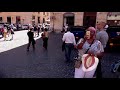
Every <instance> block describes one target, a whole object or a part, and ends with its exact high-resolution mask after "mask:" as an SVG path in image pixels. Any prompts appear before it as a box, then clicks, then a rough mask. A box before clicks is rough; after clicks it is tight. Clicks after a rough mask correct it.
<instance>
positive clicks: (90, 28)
mask: <svg viewBox="0 0 120 90" xmlns="http://www.w3.org/2000/svg"><path fill="white" fill-rule="evenodd" d="M87 30H89V31H94V35H93V38H95V36H96V29H95V28H94V27H89V28H88V29H87Z"/></svg>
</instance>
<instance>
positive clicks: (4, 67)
mask: <svg viewBox="0 0 120 90" xmlns="http://www.w3.org/2000/svg"><path fill="white" fill-rule="evenodd" d="M61 45H62V34H59V33H50V37H49V40H48V50H47V51H46V50H44V48H43V47H42V39H41V38H40V39H37V40H36V50H35V51H33V50H32V47H31V49H30V51H29V52H26V47H27V45H26V44H25V45H23V46H20V47H16V48H14V49H11V50H8V51H5V52H2V53H0V77H1V78H73V77H74V63H65V58H64V52H62V50H61ZM119 59H120V54H119V53H114V52H113V53H106V55H105V56H104V57H103V60H102V71H103V77H104V78H118V77H119V75H120V73H114V74H113V73H111V71H110V66H111V64H112V63H113V62H114V61H115V60H119Z"/></svg>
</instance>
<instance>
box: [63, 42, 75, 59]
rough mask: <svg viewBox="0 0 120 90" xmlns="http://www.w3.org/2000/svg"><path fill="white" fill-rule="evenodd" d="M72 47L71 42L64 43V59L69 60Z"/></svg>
mask: <svg viewBox="0 0 120 90" xmlns="http://www.w3.org/2000/svg"><path fill="white" fill-rule="evenodd" d="M73 48H74V45H73V44H71V43H66V44H65V57H66V61H70V56H71V52H72V50H73Z"/></svg>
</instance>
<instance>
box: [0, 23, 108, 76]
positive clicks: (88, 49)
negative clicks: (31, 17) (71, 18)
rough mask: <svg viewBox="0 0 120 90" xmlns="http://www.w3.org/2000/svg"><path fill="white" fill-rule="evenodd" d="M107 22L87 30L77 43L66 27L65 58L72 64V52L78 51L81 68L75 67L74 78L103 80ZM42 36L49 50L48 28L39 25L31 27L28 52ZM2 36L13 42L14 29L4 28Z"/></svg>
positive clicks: (63, 39) (64, 36)
mask: <svg viewBox="0 0 120 90" xmlns="http://www.w3.org/2000/svg"><path fill="white" fill-rule="evenodd" d="M105 25H106V24H105V22H99V23H97V26H96V28H95V27H92V26H91V27H88V28H87V29H86V34H85V36H84V38H81V39H80V40H79V41H78V42H76V40H75V37H74V34H73V33H71V32H70V28H69V27H68V26H66V27H65V33H64V35H63V38H62V41H63V42H64V44H65V48H64V49H65V58H66V62H71V61H72V60H71V54H72V53H71V52H72V51H73V50H74V49H77V51H78V55H77V61H80V62H79V67H76V66H75V73H74V78H93V77H94V76H95V77H97V78H102V71H101V60H102V57H103V56H104V52H105V49H106V45H107V42H108V39H109V37H108V34H107V32H106V28H105ZM41 31H43V33H42V34H41V36H42V40H43V47H44V48H45V49H46V50H47V47H48V38H49V33H48V29H47V28H41V27H40V26H39V25H38V26H37V25H34V26H33V27H29V30H28V33H27V35H28V46H27V51H29V48H30V45H31V44H32V46H33V50H35V44H36V41H35V39H34V38H35V37H38V36H39V33H40V32H41ZM1 33H2V36H3V37H4V40H6V38H7V36H8V37H9V36H12V37H11V39H10V40H13V34H14V31H13V28H12V27H9V28H8V27H4V28H3V29H1ZM77 63H78V62H77Z"/></svg>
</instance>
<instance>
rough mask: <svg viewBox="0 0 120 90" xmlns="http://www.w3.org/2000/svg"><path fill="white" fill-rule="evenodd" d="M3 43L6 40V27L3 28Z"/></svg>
mask: <svg viewBox="0 0 120 90" xmlns="http://www.w3.org/2000/svg"><path fill="white" fill-rule="evenodd" d="M3 32H4V41H6V38H7V27H4V31H3Z"/></svg>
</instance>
